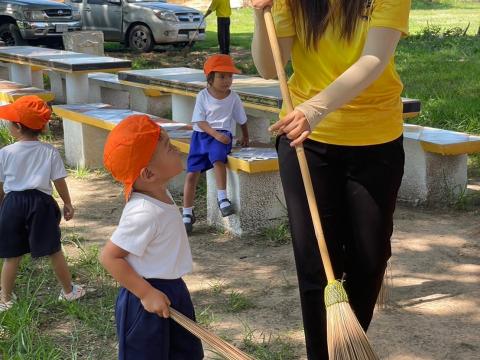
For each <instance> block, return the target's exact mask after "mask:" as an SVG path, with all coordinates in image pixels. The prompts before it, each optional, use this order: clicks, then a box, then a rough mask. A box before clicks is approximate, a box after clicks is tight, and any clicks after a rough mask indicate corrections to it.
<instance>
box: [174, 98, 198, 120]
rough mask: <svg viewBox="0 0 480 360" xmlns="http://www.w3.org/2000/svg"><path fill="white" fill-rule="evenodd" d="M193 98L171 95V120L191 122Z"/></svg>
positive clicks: (193, 106) (193, 105)
mask: <svg viewBox="0 0 480 360" xmlns="http://www.w3.org/2000/svg"><path fill="white" fill-rule="evenodd" d="M194 108H195V98H194V97H192V96H186V95H177V94H172V120H173V121H177V122H183V123H190V122H191V121H192V115H193V109H194Z"/></svg>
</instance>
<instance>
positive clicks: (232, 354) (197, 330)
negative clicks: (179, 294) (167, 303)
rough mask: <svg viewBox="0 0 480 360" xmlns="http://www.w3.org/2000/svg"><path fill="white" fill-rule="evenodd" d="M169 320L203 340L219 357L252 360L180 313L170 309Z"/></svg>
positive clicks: (229, 359) (228, 359)
mask: <svg viewBox="0 0 480 360" xmlns="http://www.w3.org/2000/svg"><path fill="white" fill-rule="evenodd" d="M170 318H172V319H173V320H174V321H175V322H176V323H178V324H179V325H180V326H182V327H183V328H185V329H186V330H188V331H189V332H190V333H192V335H194V336H196V337H198V338H199V339H200V340H203V341H204V342H205V343H207V344H208V345H210V346H211V347H212V348H213V349H215V350H216V351H217V352H218V354H219V355H222V356H223V357H225V359H227V360H254V359H253V358H252V357H250V356H249V355H247V354H245V353H244V352H242V351H240V350H239V349H237V348H236V347H235V346H233V345H231V344H229V343H227V342H226V341H225V340H223V339H220V338H219V337H218V336H216V335H215V334H212V333H211V332H210V331H208V330H206V329H204V328H203V327H201V326H200V325H198V324H197V323H196V322H195V321H193V320H191V319H190V318H188V317H186V316H185V315H183V314H182V313H180V312H178V311H177V310H175V309H172V308H170Z"/></svg>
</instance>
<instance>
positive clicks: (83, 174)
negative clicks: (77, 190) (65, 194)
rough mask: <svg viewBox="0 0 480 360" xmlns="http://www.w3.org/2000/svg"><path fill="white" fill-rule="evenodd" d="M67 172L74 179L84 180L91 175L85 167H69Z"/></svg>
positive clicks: (90, 171)
mask: <svg viewBox="0 0 480 360" xmlns="http://www.w3.org/2000/svg"><path fill="white" fill-rule="evenodd" d="M67 170H68V173H69V174H70V176H72V177H74V178H75V179H86V178H88V177H89V176H90V175H91V174H92V170H90V169H89V168H87V167H85V166H78V165H77V166H76V167H69V168H67Z"/></svg>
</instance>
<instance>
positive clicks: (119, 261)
mask: <svg viewBox="0 0 480 360" xmlns="http://www.w3.org/2000/svg"><path fill="white" fill-rule="evenodd" d="M128 254H129V253H128V251H125V250H123V249H122V248H120V247H118V246H117V245H115V244H114V243H113V242H111V241H109V242H108V243H107V244H106V245H105V247H104V248H103V250H102V253H101V254H100V262H101V263H102V265H103V267H104V268H105V269H106V270H107V271H108V272H109V273H110V274H111V275H112V276H113V278H114V279H115V280H117V281H118V282H119V283H120V284H122V286H123V287H125V288H126V289H128V290H129V291H130V292H131V293H133V294H134V295H135V296H136V297H138V298H139V299H140V301H141V302H142V305H143V307H144V308H145V310H146V311H148V312H151V313H156V314H158V315H159V316H162V317H164V318H168V317H169V316H170V312H169V308H168V307H169V306H170V300H169V299H168V297H167V296H166V295H165V294H164V293H163V292H161V291H159V290H157V289H155V288H154V287H153V286H152V285H150V284H149V283H148V282H147V281H146V280H145V279H144V278H142V277H141V276H140V275H138V274H137V273H136V272H135V270H133V268H132V267H131V266H130V264H129V263H128V262H127V261H126V260H125V257H126V256H127V255H128Z"/></svg>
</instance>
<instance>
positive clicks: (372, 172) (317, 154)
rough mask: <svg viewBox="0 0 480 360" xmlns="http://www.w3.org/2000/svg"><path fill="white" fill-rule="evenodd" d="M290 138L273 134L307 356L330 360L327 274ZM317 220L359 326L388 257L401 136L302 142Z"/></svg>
mask: <svg viewBox="0 0 480 360" xmlns="http://www.w3.org/2000/svg"><path fill="white" fill-rule="evenodd" d="M289 143H290V141H289V140H288V139H287V138H286V137H285V136H282V137H280V138H278V139H277V151H278V156H279V162H280V176H281V179H282V185H283V190H284V193H285V198H286V201H287V207H288V216H289V220H290V226H291V232H292V239H293V251H294V256H295V263H296V267H297V276H298V282H299V290H300V300H301V306H302V315H303V323H304V330H305V340H306V346H307V354H308V359H310V360H323V359H328V351H327V336H326V310H325V305H324V300H323V294H324V289H325V286H326V283H327V281H326V276H325V272H324V269H323V266H322V261H321V258H320V253H319V250H318V245H317V241H316V238H315V234H314V230H313V224H312V221H311V216H310V211H309V209H308V204H307V197H306V194H305V190H304V186H303V182H302V178H301V174H300V169H299V165H298V160H297V156H296V152H295V149H294V148H292V147H290V144H289ZM304 147H305V153H306V157H307V161H308V164H309V168H310V172H311V176H312V182H313V187H314V190H315V195H316V199H317V203H318V207H319V210H320V217H321V223H322V227H323V231H324V235H325V239H326V242H327V246H328V250H329V254H330V257H331V260H332V265H333V268H334V272H335V276H336V278H337V279H339V278H341V277H342V276H344V277H345V279H346V282H345V284H344V285H345V288H346V291H347V293H348V296H349V299H350V305H351V306H352V308H353V310H354V312H355V314H356V316H357V318H358V320H359V322H360V324H361V325H362V327H363V328H364V329H365V331H366V330H367V328H368V326H369V324H370V321H371V319H372V315H373V310H374V307H375V302H376V299H377V296H378V292H379V290H380V287H381V284H382V279H383V275H384V271H385V267H386V263H387V261H388V258H389V257H390V255H391V248H390V237H391V234H392V231H393V212H394V210H395V201H396V198H397V192H398V188H399V187H400V183H401V180H402V176H403V165H404V157H405V156H404V151H403V139H402V138H399V139H397V140H395V141H392V142H389V143H386V144H381V145H372V146H336V145H328V144H323V143H319V142H316V141H312V140H307V141H305V143H304Z"/></svg>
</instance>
